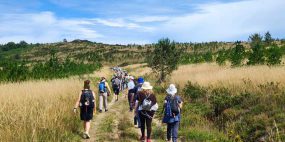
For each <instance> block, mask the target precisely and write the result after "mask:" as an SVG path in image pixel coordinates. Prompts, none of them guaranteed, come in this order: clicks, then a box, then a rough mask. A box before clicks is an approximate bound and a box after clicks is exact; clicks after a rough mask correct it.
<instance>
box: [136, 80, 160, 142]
mask: <svg viewBox="0 0 285 142" xmlns="http://www.w3.org/2000/svg"><path fill="white" fill-rule="evenodd" d="M152 88H153V87H152V86H151V85H150V83H149V82H144V83H143V85H142V89H143V91H141V92H140V93H139V94H138V100H137V102H136V104H138V105H136V107H139V108H138V110H140V111H139V117H140V121H141V138H140V140H141V141H145V126H146V128H147V137H146V140H147V142H151V139H150V137H151V125H152V119H153V116H154V113H155V111H157V109H158V104H157V102H156V97H155V95H154V93H153V91H152Z"/></svg>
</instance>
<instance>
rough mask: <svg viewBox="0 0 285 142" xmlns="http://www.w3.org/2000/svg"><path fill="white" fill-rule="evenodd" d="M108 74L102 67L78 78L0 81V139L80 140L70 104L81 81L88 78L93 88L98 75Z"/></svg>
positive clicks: (74, 99)
mask: <svg viewBox="0 0 285 142" xmlns="http://www.w3.org/2000/svg"><path fill="white" fill-rule="evenodd" d="M109 75H110V71H109V69H108V68H107V67H105V68H103V69H102V70H101V71H97V72H95V73H94V75H89V76H81V77H80V78H78V77H72V78H69V79H58V80H48V81H27V82H21V83H7V84H0V104H1V108H0V120H1V121H0V138H1V139H0V141H5V142H6V141H7V142H12V141H53V142H54V141H80V140H81V138H80V137H79V135H78V133H79V132H80V131H81V128H82V127H81V123H80V120H79V116H77V115H75V114H74V113H73V107H74V104H75V101H76V100H77V98H78V93H79V91H80V90H81V89H82V88H83V80H84V79H85V78H89V79H90V78H91V81H92V84H91V89H95V88H96V86H97V81H98V80H97V79H98V77H101V76H109ZM95 77H97V78H95ZM95 92H96V91H95Z"/></svg>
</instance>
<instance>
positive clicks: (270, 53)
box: [267, 46, 282, 65]
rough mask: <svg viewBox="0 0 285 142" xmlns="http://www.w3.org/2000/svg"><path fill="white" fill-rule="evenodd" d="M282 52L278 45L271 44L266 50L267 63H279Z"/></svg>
mask: <svg viewBox="0 0 285 142" xmlns="http://www.w3.org/2000/svg"><path fill="white" fill-rule="evenodd" d="M281 58H282V52H281V49H280V48H279V47H278V46H272V47H270V48H269V49H268V50H267V64H268V65H276V64H280V63H281Z"/></svg>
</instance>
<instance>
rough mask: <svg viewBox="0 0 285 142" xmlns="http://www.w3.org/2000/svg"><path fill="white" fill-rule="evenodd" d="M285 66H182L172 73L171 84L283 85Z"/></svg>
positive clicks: (206, 64)
mask: <svg viewBox="0 0 285 142" xmlns="http://www.w3.org/2000/svg"><path fill="white" fill-rule="evenodd" d="M284 76H285V66H275V67H269V66H266V65H259V66H244V67H237V68H231V67H229V66H218V65H217V64H209V63H205V64H196V65H183V66H180V67H179V68H178V70H176V71H174V72H173V74H172V76H171V79H170V80H171V82H173V83H176V84H178V85H180V86H184V85H185V84H186V83H187V82H188V81H191V82H194V83H198V84H199V85H202V86H209V85H226V86H227V85H229V86H231V85H243V84H244V82H245V81H249V80H250V81H251V82H252V83H254V84H263V83H266V82H279V83H281V84H284V83H285V78H284Z"/></svg>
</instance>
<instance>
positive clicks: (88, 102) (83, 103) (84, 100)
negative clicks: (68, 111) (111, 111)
mask: <svg viewBox="0 0 285 142" xmlns="http://www.w3.org/2000/svg"><path fill="white" fill-rule="evenodd" d="M94 101H95V100H94V96H93V93H92V91H91V90H82V94H81V97H80V104H79V106H80V107H81V108H84V107H86V108H87V107H88V108H94Z"/></svg>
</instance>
